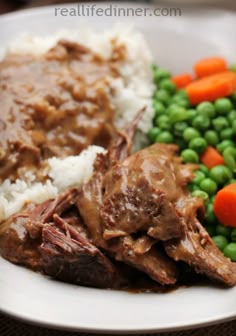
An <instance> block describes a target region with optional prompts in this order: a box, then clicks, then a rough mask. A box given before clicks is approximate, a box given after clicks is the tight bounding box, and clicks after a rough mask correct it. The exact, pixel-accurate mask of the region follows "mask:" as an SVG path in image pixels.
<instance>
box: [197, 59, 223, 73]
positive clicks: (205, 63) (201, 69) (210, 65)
mask: <svg viewBox="0 0 236 336" xmlns="http://www.w3.org/2000/svg"><path fill="white" fill-rule="evenodd" d="M194 70H195V73H196V76H197V77H198V78H202V77H206V76H210V75H213V74H216V73H219V72H223V71H226V70H227V63H226V61H225V59H224V58H222V57H210V58H204V59H202V60H200V61H199V62H197V63H196V64H195V66H194Z"/></svg>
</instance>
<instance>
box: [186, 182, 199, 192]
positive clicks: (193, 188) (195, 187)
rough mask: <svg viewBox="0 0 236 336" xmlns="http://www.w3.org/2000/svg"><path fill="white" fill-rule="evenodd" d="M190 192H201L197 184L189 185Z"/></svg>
mask: <svg viewBox="0 0 236 336" xmlns="http://www.w3.org/2000/svg"><path fill="white" fill-rule="evenodd" d="M188 190H189V191H191V193H192V192H194V191H196V190H199V187H198V186H197V185H196V184H192V183H191V184H188Z"/></svg>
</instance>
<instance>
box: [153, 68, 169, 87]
mask: <svg viewBox="0 0 236 336" xmlns="http://www.w3.org/2000/svg"><path fill="white" fill-rule="evenodd" d="M153 77H154V81H155V83H156V84H159V83H160V81H162V80H163V79H165V78H170V77H171V74H170V72H168V71H166V70H164V69H161V68H159V69H158V68H156V69H155V70H154V73H153Z"/></svg>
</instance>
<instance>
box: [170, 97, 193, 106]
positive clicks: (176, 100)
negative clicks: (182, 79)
mask: <svg viewBox="0 0 236 336" xmlns="http://www.w3.org/2000/svg"><path fill="white" fill-rule="evenodd" d="M171 103H172V104H173V103H174V104H177V105H178V106H180V107H184V108H188V107H189V106H190V104H189V101H188V100H187V99H186V98H182V97H178V96H174V97H173V98H172V99H171Z"/></svg>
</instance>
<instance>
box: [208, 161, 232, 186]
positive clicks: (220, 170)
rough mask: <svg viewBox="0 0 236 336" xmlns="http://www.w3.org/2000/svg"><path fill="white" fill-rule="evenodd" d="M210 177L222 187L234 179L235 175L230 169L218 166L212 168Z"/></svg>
mask: <svg viewBox="0 0 236 336" xmlns="http://www.w3.org/2000/svg"><path fill="white" fill-rule="evenodd" d="M209 176H210V178H211V179H212V180H213V181H215V182H216V183H217V184H219V185H222V184H225V183H226V182H227V181H229V180H230V179H231V178H232V177H233V174H232V172H231V171H230V169H229V168H228V167H226V166H224V165H218V166H215V167H213V168H211V170H210V172H209Z"/></svg>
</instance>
